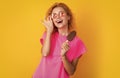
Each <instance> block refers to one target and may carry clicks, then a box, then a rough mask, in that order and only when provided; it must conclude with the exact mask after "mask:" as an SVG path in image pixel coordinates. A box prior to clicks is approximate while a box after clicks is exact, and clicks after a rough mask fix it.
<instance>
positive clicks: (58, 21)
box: [55, 19, 63, 24]
mask: <svg viewBox="0 0 120 78" xmlns="http://www.w3.org/2000/svg"><path fill="white" fill-rule="evenodd" d="M55 22H56V23H57V24H59V23H62V22H63V20H62V19H58V20H56V21H55Z"/></svg>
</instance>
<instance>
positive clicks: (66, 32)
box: [58, 26, 69, 36]
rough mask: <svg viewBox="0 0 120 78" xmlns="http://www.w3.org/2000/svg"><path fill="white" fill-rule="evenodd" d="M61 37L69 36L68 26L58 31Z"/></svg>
mask: <svg viewBox="0 0 120 78" xmlns="http://www.w3.org/2000/svg"><path fill="white" fill-rule="evenodd" d="M58 32H59V34H60V35H63V36H67V35H68V33H69V30H68V26H63V27H62V28H59V29H58Z"/></svg>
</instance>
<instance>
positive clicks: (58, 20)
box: [51, 7, 70, 29]
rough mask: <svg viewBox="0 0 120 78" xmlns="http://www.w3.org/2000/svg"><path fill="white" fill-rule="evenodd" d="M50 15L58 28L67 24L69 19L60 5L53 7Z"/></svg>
mask: <svg viewBox="0 0 120 78" xmlns="http://www.w3.org/2000/svg"><path fill="white" fill-rule="evenodd" d="M51 16H52V20H53V23H54V24H55V26H56V27H57V28H58V29H59V28H63V27H64V26H68V20H69V19H70V17H69V16H68V15H67V13H66V12H65V10H64V9H63V8H62V7H56V8H54V9H53V11H52V14H51Z"/></svg>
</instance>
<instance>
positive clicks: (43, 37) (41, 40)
mask: <svg viewBox="0 0 120 78" xmlns="http://www.w3.org/2000/svg"><path fill="white" fill-rule="evenodd" d="M45 37H46V32H44V33H43V35H42V37H41V38H40V43H41V44H42V45H43V42H44V40H45Z"/></svg>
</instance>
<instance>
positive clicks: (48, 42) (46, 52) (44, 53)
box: [42, 32, 51, 56]
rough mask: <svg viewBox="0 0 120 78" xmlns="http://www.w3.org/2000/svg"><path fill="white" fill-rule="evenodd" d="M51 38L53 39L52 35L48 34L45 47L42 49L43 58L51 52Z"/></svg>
mask: <svg viewBox="0 0 120 78" xmlns="http://www.w3.org/2000/svg"><path fill="white" fill-rule="evenodd" d="M50 37H51V33H49V32H47V33H46V38H45V40H44V43H43V47H42V54H43V56H47V55H48V54H49V52H50Z"/></svg>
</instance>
